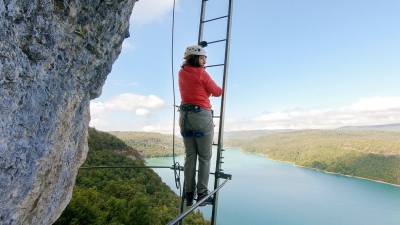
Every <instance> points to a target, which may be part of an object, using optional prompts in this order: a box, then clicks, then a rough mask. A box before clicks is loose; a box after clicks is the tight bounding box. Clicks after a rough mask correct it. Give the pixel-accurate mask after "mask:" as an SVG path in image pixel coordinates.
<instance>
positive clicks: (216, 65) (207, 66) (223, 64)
mask: <svg viewBox="0 0 400 225" xmlns="http://www.w3.org/2000/svg"><path fill="white" fill-rule="evenodd" d="M223 65H225V64H215V65H211V66H206V67H214V66H223Z"/></svg>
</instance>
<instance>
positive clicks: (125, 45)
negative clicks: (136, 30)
mask: <svg viewBox="0 0 400 225" xmlns="http://www.w3.org/2000/svg"><path fill="white" fill-rule="evenodd" d="M122 49H123V50H128V49H130V50H132V49H135V46H133V44H131V43H130V42H129V41H128V40H127V39H125V40H124V42H122Z"/></svg>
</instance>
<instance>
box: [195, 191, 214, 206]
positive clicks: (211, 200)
mask: <svg viewBox="0 0 400 225" xmlns="http://www.w3.org/2000/svg"><path fill="white" fill-rule="evenodd" d="M209 193H210V192H209V191H208V190H205V191H203V193H199V194H198V195H197V199H196V200H197V201H200V200H202V199H203V198H205V197H206V196H207V195H208V194H209ZM213 201H214V198H213V196H210V197H208V198H207V199H206V200H205V201H204V202H202V203H201V204H200V206H205V205H212V204H213Z"/></svg>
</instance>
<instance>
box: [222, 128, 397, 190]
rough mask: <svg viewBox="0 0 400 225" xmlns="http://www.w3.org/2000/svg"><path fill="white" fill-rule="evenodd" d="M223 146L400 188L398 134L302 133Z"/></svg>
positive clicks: (310, 131) (289, 133)
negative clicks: (395, 185)
mask: <svg viewBox="0 0 400 225" xmlns="http://www.w3.org/2000/svg"><path fill="white" fill-rule="evenodd" d="M224 145H225V146H226V147H239V148H241V149H242V150H243V151H245V152H255V153H261V154H263V155H266V156H268V157H269V158H271V159H274V160H279V161H286V162H294V163H295V164H296V165H298V166H304V167H308V168H314V169H318V170H322V171H327V172H333V173H339V174H344V175H350V176H356V177H363V178H368V179H372V180H377V181H383V182H388V183H392V184H397V185H400V133H399V132H389V131H381V130H300V131H292V132H283V133H275V134H270V135H266V136H262V137H258V138H255V139H242V140H240V139H232V140H230V139H228V140H227V141H226V142H225V143H224Z"/></svg>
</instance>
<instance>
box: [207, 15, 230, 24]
mask: <svg viewBox="0 0 400 225" xmlns="http://www.w3.org/2000/svg"><path fill="white" fill-rule="evenodd" d="M226 17H228V15H226V16H221V17H217V18H214V19H210V20H204V21H203V23H207V22H211V21H214V20H219V19H222V18H226Z"/></svg>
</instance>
